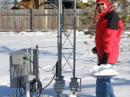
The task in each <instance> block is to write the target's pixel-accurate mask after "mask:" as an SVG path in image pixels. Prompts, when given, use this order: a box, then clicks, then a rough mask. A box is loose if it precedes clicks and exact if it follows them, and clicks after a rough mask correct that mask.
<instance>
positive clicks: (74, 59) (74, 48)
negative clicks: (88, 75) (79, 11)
mask: <svg viewBox="0 0 130 97" xmlns="http://www.w3.org/2000/svg"><path fill="white" fill-rule="evenodd" d="M73 23H74V24H73V28H74V45H73V46H74V47H73V51H74V52H73V78H75V64H76V0H74V22H73Z"/></svg>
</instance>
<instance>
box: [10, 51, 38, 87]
mask: <svg viewBox="0 0 130 97" xmlns="http://www.w3.org/2000/svg"><path fill="white" fill-rule="evenodd" d="M29 74H32V75H35V77H36V79H38V75H39V71H38V50H37V49H22V50H18V51H14V52H12V53H10V87H11V88H19V87H21V85H22V86H25V76H27V75H29Z"/></svg>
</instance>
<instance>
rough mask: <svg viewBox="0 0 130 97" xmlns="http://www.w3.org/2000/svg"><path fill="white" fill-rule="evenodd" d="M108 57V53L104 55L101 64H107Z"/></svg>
mask: <svg viewBox="0 0 130 97" xmlns="http://www.w3.org/2000/svg"><path fill="white" fill-rule="evenodd" d="M107 59H108V55H107V54H106V53H104V54H103V56H102V59H101V61H100V64H107Z"/></svg>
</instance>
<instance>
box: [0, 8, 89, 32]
mask: <svg viewBox="0 0 130 97" xmlns="http://www.w3.org/2000/svg"><path fill="white" fill-rule="evenodd" d="M84 12H85V10H80V9H79V10H77V27H78V29H84V28H85V27H84V25H83V23H82V22H81V21H80V19H81V18H82V14H83V13H84ZM64 14H65V17H64V21H65V22H64V25H65V29H72V22H73V19H72V18H73V16H74V15H73V10H72V9H69V10H65V11H64ZM88 24H89V23H88ZM56 29H57V10H56V9H46V10H41V9H40V10H5V9H1V10H0V32H3V31H4V32H5V31H7V32H10V31H13V32H21V31H52V30H53V31H54V30H56Z"/></svg>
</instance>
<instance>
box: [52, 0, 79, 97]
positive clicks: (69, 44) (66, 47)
mask: <svg viewBox="0 0 130 97" xmlns="http://www.w3.org/2000/svg"><path fill="white" fill-rule="evenodd" d="M64 1H65V0H64ZM70 1H73V13H69V14H73V15H72V16H71V17H70V21H69V22H70V24H66V23H65V22H66V21H65V17H64V15H67V14H68V13H65V11H64V9H63V5H62V0H58V28H57V29H58V33H57V34H58V35H57V44H58V62H57V65H56V83H55V85H54V88H55V91H56V93H57V97H61V96H62V90H63V88H64V86H65V81H64V79H63V76H62V68H63V67H64V66H65V65H69V66H70V67H71V69H72V71H73V73H72V78H71V82H70V90H71V91H72V93H73V94H75V92H77V91H78V90H80V89H81V88H80V89H79V87H80V85H79V83H78V79H79V78H76V75H75V68H76V0H70ZM68 26H71V27H72V28H71V30H70V31H66V30H65V28H66V27H68ZM63 60H64V62H63ZM80 82H81V79H80Z"/></svg>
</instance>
